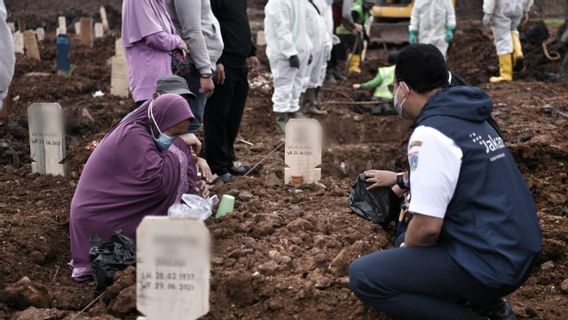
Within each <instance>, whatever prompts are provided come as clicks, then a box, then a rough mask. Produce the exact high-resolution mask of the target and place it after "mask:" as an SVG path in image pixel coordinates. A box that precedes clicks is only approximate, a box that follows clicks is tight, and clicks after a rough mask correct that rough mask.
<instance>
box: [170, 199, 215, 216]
mask: <svg viewBox="0 0 568 320" xmlns="http://www.w3.org/2000/svg"><path fill="white" fill-rule="evenodd" d="M181 200H182V202H183V203H175V204H173V205H172V206H171V207H170V208H169V209H168V216H169V217H176V218H193V219H199V220H201V221H205V220H207V219H208V218H209V217H210V216H211V215H212V214H213V207H214V206H215V205H216V204H217V203H219V199H218V198H217V196H212V197H209V198H207V199H205V198H202V197H200V196H198V195H194V194H184V195H182V196H181Z"/></svg>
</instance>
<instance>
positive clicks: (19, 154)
mask: <svg viewBox="0 0 568 320" xmlns="http://www.w3.org/2000/svg"><path fill="white" fill-rule="evenodd" d="M48 2H49V3H52V4H56V3H59V2H57V1H48ZM60 2H62V3H63V2H64V3H70V2H69V1H60ZM81 3H83V4H86V3H87V1H76V5H77V7H76V8H78V9H77V10H92V9H93V8H95V10H96V8H97V6H96V5H92V4H91V6H92V7H93V8H91V7H89V6H86V5H85V6H82V5H80V4H81ZM93 3H95V4H97V2H95V1H93ZM8 5H9V6H10V2H9V1H8ZM14 5H15V4H14ZM42 8H43V7H42ZM9 9H10V7H9ZM20 9H21V8H20ZM42 10H43V9H42ZM45 10H46V11H45V12H46V14H53V11H50V10H49V9H48V8H45ZM38 12H44V11H38ZM91 12H92V11H91ZM30 23H38V22H37V20H32V21H31V22H30ZM456 35H457V37H456V43H454V45H453V47H452V49H451V50H450V55H449V65H450V68H451V69H452V70H453V71H454V72H456V73H458V74H460V75H462V76H464V77H465V78H466V80H468V81H469V82H471V83H472V84H476V85H480V86H481V87H482V88H483V89H485V90H486V91H487V92H488V93H489V94H490V95H491V96H492V97H493V99H494V116H495V118H496V119H497V122H498V123H499V125H500V126H501V128H502V130H503V133H504V136H505V139H506V141H507V144H508V145H509V147H510V149H511V150H512V152H513V155H514V156H515V159H516V160H517V162H518V165H519V167H520V169H521V171H522V172H523V174H524V176H525V179H526V180H527V183H528V184H529V186H530V189H531V191H532V193H533V196H534V198H535V200H536V203H537V207H538V214H539V220H540V223H541V227H542V229H543V233H544V244H543V246H544V247H543V253H542V256H541V258H540V259H539V261H538V264H537V266H536V267H535V268H534V270H533V274H532V276H531V277H530V278H529V280H528V281H527V283H526V284H525V285H524V286H523V287H521V288H520V289H519V290H517V292H515V293H514V294H512V295H511V296H510V297H509V299H510V301H511V303H512V304H513V306H514V307H515V312H516V313H517V315H518V316H519V317H520V318H523V319H566V318H567V317H568V292H567V291H564V292H563V291H562V289H561V284H562V282H563V281H565V280H566V279H568V270H567V266H568V263H567V262H568V257H567V255H566V254H567V252H568V251H567V249H568V226H567V225H568V210H567V193H566V191H567V183H568V179H567V169H566V166H568V152H567V151H566V150H567V147H568V145H567V142H566V134H567V132H568V118H567V116H568V84H567V83H566V82H543V81H542V80H543V79H548V77H547V76H546V74H547V73H549V72H552V71H554V70H555V69H556V68H557V67H558V65H557V64H555V63H550V62H547V61H544V60H543V59H542V54H539V53H538V52H537V53H535V54H534V55H529V56H528V57H527V58H528V59H527V60H528V61H527V63H528V65H529V66H532V67H530V68H529V69H528V70H525V71H524V72H522V73H521V74H519V75H518V76H519V78H520V80H519V81H516V82H514V83H506V84H498V85H490V84H487V79H488V77H489V76H490V74H489V72H488V71H487V65H488V64H490V65H493V64H496V57H495V56H494V49H493V47H492V43H491V38H490V36H489V34H488V33H487V31H486V30H485V31H483V30H482V28H481V27H480V25H479V24H478V23H464V24H461V25H460V27H459V28H458V30H457V33H456ZM48 36H49V37H50V38H49V39H50V40H48V41H46V42H43V43H42V44H41V46H40V49H41V54H42V59H43V60H42V61H41V62H34V61H32V60H30V59H28V58H26V57H24V56H21V55H18V57H17V68H16V75H15V78H14V82H13V84H12V87H11V93H10V97H11V101H10V104H11V113H10V116H9V118H8V119H3V120H1V121H0V172H1V173H2V174H1V175H0V241H1V243H0V272H1V276H0V289H4V290H0V319H72V318H73V317H75V316H77V315H78V313H79V311H80V310H82V309H83V308H84V307H86V306H87V305H88V304H89V303H90V302H91V301H92V300H94V298H95V297H96V295H95V292H94V291H95V290H94V286H93V285H92V284H90V283H82V284H79V283H75V282H73V281H71V278H70V271H69V269H68V268H67V265H66V264H67V262H68V261H69V259H70V254H69V240H68V216H69V205H70V202H71V198H72V196H73V192H74V189H75V187H76V185H77V182H78V179H79V176H80V174H81V169H82V166H83V165H84V163H85V161H86V159H87V158H88V156H89V154H90V152H91V150H92V149H91V148H90V146H91V142H92V141H94V140H97V139H100V138H101V137H102V136H103V135H104V133H105V132H106V131H107V130H108V129H109V128H110V127H111V126H112V124H113V123H114V122H116V121H118V120H119V119H120V118H121V117H122V116H124V115H125V114H126V113H127V112H128V111H129V110H130V108H131V106H132V101H130V100H128V99H119V98H115V97H110V96H108V95H107V96H105V97H102V98H93V97H92V94H93V93H94V92H95V91H97V90H102V91H104V92H106V93H108V92H109V91H110V90H109V89H110V66H109V65H107V59H108V58H109V57H111V56H112V55H113V54H114V52H113V51H114V36H112V35H110V36H107V37H105V38H104V39H102V40H97V41H96V42H95V48H93V49H89V48H82V47H80V46H79V45H78V44H77V43H78V41H74V43H73V50H72V60H73V63H74V65H75V68H74V70H73V73H72V75H71V76H70V77H68V78H65V77H61V76H57V75H56V74H55V70H54V64H55V47H54V45H53V36H54V35H53V34H48ZM260 55H261V56H262V50H261V51H260ZM386 55H387V52H386V51H384V50H373V51H371V52H370V57H369V61H368V62H367V63H366V65H365V66H364V73H363V74H362V75H361V76H360V77H359V79H354V78H351V79H349V80H347V81H345V82H344V83H340V84H338V85H336V86H332V87H329V88H327V89H326V90H325V91H324V92H323V101H324V102H330V101H335V102H337V101H348V100H350V99H353V97H354V95H353V90H351V89H350V88H351V84H352V83H354V82H356V81H357V82H358V81H361V80H363V79H367V78H370V77H372V76H373V72H374V70H376V67H377V66H379V65H382V64H384V63H385V60H386V59H385V58H386ZM261 60H263V61H265V59H263V58H262V57H261ZM30 72H40V73H46V75H40V76H38V75H37V74H36V75H30V74H29V73H30ZM265 76H266V66H263V68H262V69H261V70H260V71H259V72H258V73H255V74H252V75H251V81H252V82H253V83H256V84H261V85H259V86H255V87H254V88H253V89H252V90H251V93H250V97H249V100H248V103H247V109H246V112H245V116H244V119H243V123H242V130H241V137H242V138H244V139H245V140H248V141H251V142H253V143H254V146H249V145H246V144H241V143H239V144H237V145H236V147H237V153H238V156H239V160H240V161H243V162H247V163H255V162H256V161H259V160H260V159H262V158H263V157H264V156H265V155H266V154H268V152H269V151H270V150H272V149H273V147H274V146H276V145H277V144H278V143H279V141H280V139H281V138H282V136H281V134H280V133H279V132H278V130H277V128H276V126H275V125H274V122H273V118H272V113H271V103H270V95H271V88H270V86H263V85H262V83H263V81H265ZM53 101H57V102H59V103H60V104H61V106H62V107H63V108H64V110H65V113H66V117H67V119H68V122H67V138H66V140H67V146H68V158H67V165H68V166H69V176H68V177H53V176H40V175H37V174H31V170H30V166H29V161H30V159H29V147H28V128H27V115H26V108H27V107H28V106H29V105H30V104H32V103H34V102H53ZM326 108H327V110H328V111H329V114H328V115H327V116H326V117H324V118H321V123H322V125H323V126H324V128H325V130H326V143H325V147H324V150H323V164H322V168H323V175H322V176H323V180H322V182H323V184H324V185H325V186H326V187H325V188H322V187H314V186H302V187H299V188H293V187H289V186H283V185H282V180H283V167H284V155H283V151H282V150H280V151H279V152H277V153H275V154H274V155H273V156H272V157H270V158H269V159H268V160H267V161H266V162H265V164H264V166H263V167H262V169H261V170H260V171H259V173H258V174H257V175H255V176H251V177H247V178H242V179H239V180H238V181H237V182H235V183H232V184H229V185H224V186H218V187H217V189H216V192H217V193H218V194H224V193H230V194H233V195H236V197H237V204H236V211H235V212H234V213H233V214H231V215H229V216H227V217H225V218H222V219H220V220H214V219H211V220H209V221H208V222H207V224H208V227H209V228H210V231H211V234H212V236H213V239H214V243H213V248H214V258H213V261H212V279H211V298H210V300H211V312H210V313H209V315H207V316H206V317H205V318H206V319H387V317H386V316H384V315H382V314H379V313H377V312H375V311H373V310H368V309H366V308H364V307H363V306H362V304H361V303H359V302H358V301H357V299H356V298H355V297H354V296H353V295H352V294H351V293H350V291H349V289H348V280H347V273H346V270H347V267H348V264H349V262H350V261H352V260H353V259H354V258H356V257H357V256H359V255H363V254H366V253H369V252H373V251H376V250H381V249H384V248H388V247H389V246H390V245H391V243H392V236H393V232H394V230H393V228H392V227H391V228H387V229H386V230H383V229H382V228H380V227H378V226H376V225H373V224H372V223H370V222H368V221H365V220H363V219H361V218H359V217H358V216H356V215H354V214H353V213H351V212H350V210H348V209H347V197H348V193H349V191H350V188H351V183H352V182H353V180H354V179H355V177H356V175H357V174H358V173H360V172H361V171H363V170H365V169H368V168H381V169H394V167H395V162H396V159H397V158H399V157H400V155H401V152H402V150H403V142H404V139H405V138H406V137H407V136H408V134H409V131H408V126H409V123H407V122H403V121H401V120H400V119H399V118H398V117H396V116H387V117H374V116H371V115H359V114H356V113H353V112H352V111H350V105H349V104H347V103H345V104H329V105H327V106H326ZM342 162H343V163H344V164H345V166H344V168H345V169H343V170H342V169H341V168H340V164H341V163H342ZM257 272H258V274H257ZM134 274H135V272H134V269H128V270H127V271H125V272H124V273H122V274H121V275H120V276H119V277H118V280H117V281H116V282H115V284H114V285H113V286H112V287H110V288H109V289H107V291H106V292H105V293H104V295H103V296H102V298H101V299H100V300H99V301H97V302H96V303H94V304H93V305H92V306H90V308H89V309H88V310H86V311H85V312H83V313H82V314H81V315H79V316H78V317H77V318H76V319H114V318H118V319H134V318H135V316H136V313H135V291H134V290H135V287H133V285H134V281H135V280H134ZM22 277H28V278H29V279H30V281H31V283H30V282H22V283H20V284H19V285H18V286H19V287H20V289H19V290H15V291H17V292H24V291H26V290H25V289H22V288H28V289H27V294H25V295H24V296H17V295H14V294H13V293H14V292H15V291H14V290H12V289H13V288H14V287H15V286H14V285H13V284H14V283H15V282H16V281H18V280H20V279H21V278H22ZM565 286H566V283H565ZM29 288H33V289H34V290H31V289H29ZM6 289H7V290H6ZM564 289H565V290H566V289H568V288H564ZM30 293H33V294H30ZM24 297H26V298H25V299H24Z"/></svg>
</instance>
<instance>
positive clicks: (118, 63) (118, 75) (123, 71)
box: [110, 56, 129, 98]
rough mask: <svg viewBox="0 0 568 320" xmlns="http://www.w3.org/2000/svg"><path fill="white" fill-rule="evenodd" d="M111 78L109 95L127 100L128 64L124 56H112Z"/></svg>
mask: <svg viewBox="0 0 568 320" xmlns="http://www.w3.org/2000/svg"><path fill="white" fill-rule="evenodd" d="M111 65H112V71H111V78H110V94H112V95H113V96H119V97H123V98H128V92H129V86H128V64H127V63H126V58H125V57H124V56H114V57H112V58H111Z"/></svg>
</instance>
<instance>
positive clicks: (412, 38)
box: [408, 30, 418, 44]
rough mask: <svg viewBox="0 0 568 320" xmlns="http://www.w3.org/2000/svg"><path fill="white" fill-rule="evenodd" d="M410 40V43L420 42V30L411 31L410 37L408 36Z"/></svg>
mask: <svg viewBox="0 0 568 320" xmlns="http://www.w3.org/2000/svg"><path fill="white" fill-rule="evenodd" d="M408 42H410V44H416V43H418V31H416V30H413V31H410V37H409V38H408Z"/></svg>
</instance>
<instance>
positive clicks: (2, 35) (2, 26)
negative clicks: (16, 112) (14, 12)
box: [0, 0, 16, 110]
mask: <svg viewBox="0 0 568 320" xmlns="http://www.w3.org/2000/svg"><path fill="white" fill-rule="evenodd" d="M7 17H8V13H7V11H6V6H5V5H4V0H0V110H2V107H3V100H4V98H5V97H6V95H7V94H8V87H9V86H10V82H11V81H12V76H14V65H15V64H16V56H15V54H14V40H13V39H12V32H11V31H10V27H8V24H7V23H6V18H7Z"/></svg>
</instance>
